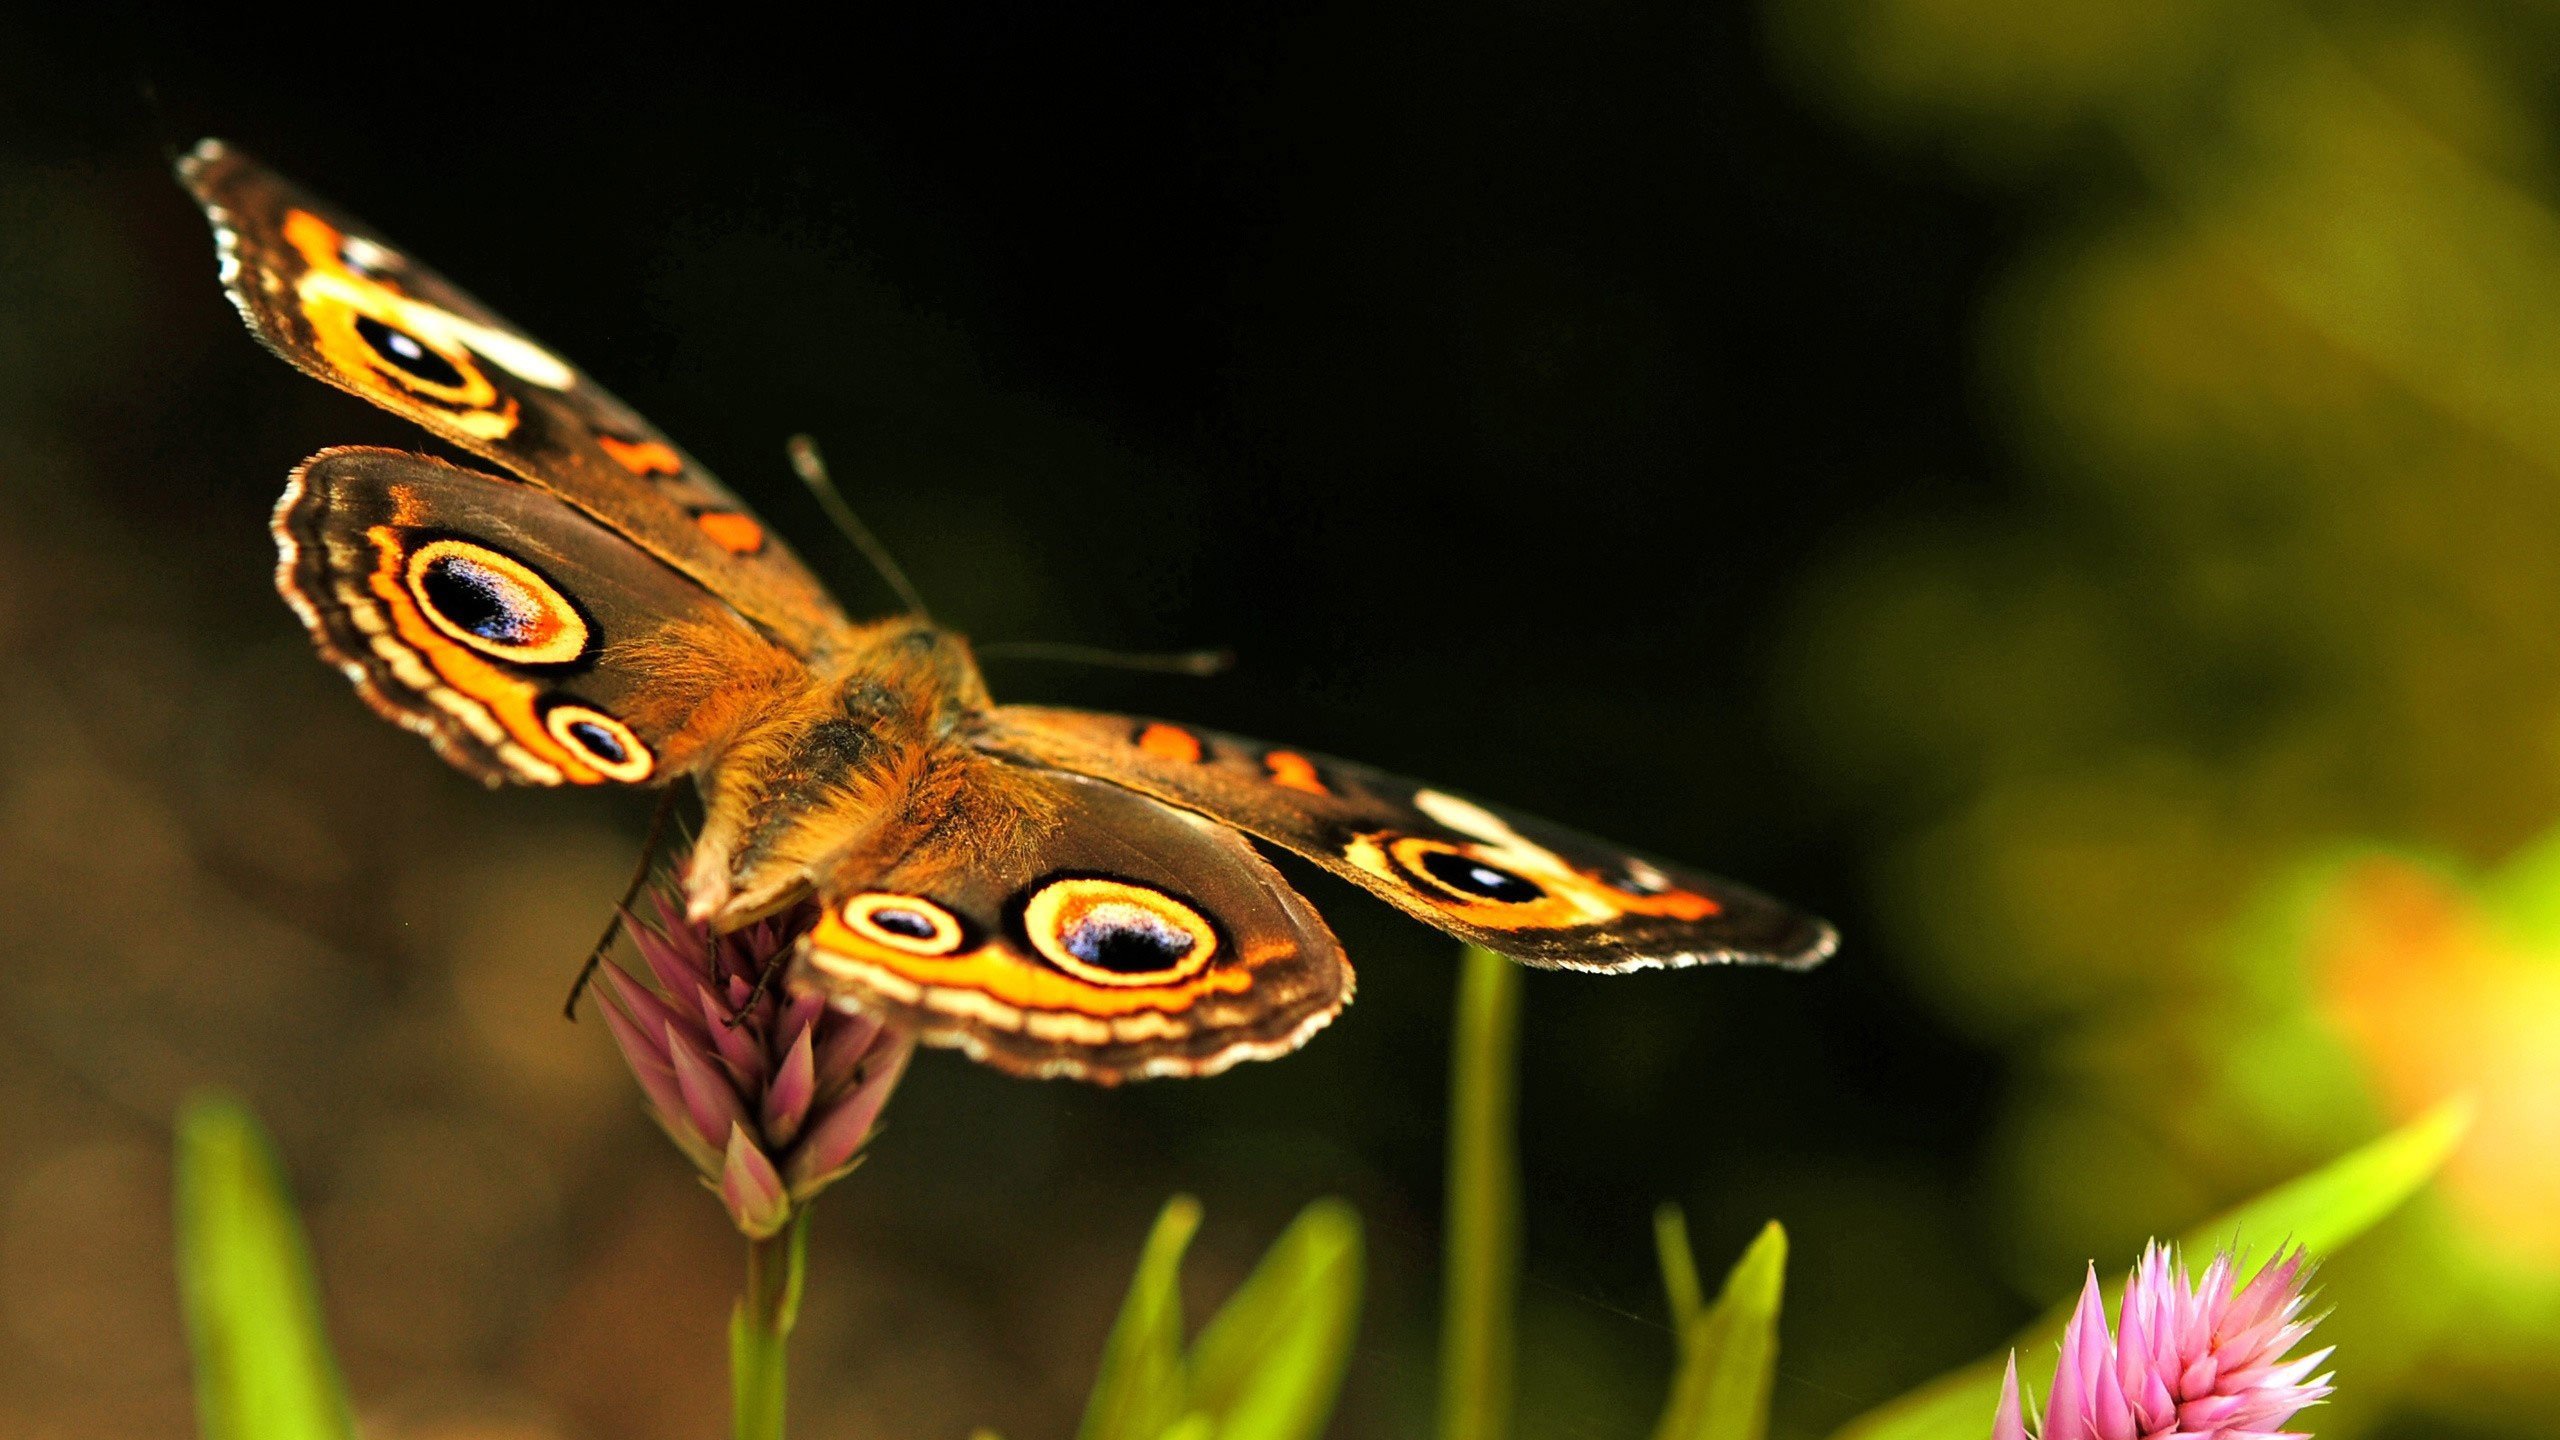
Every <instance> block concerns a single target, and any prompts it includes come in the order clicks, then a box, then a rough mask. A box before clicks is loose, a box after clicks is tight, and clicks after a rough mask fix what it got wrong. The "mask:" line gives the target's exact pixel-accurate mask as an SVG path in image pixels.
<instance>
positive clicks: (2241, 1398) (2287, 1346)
mask: <svg viewBox="0 0 2560 1440" xmlns="http://www.w3.org/2000/svg"><path fill="white" fill-rule="evenodd" d="M2238 1271H2239V1265H2238V1262H2237V1261H2236V1260H2235V1259H2233V1257H2232V1256H2231V1255H2230V1254H2228V1253H2227V1252H2226V1253H2222V1254H2217V1255H2216V1256H2215V1257H2214V1259H2213V1261H2212V1262H2211V1263H2210V1264H2208V1265H2207V1266H2206V1267H2205V1271H2204V1274H2203V1276H2202V1278H2201V1279H2200V1280H2199V1281H2198V1282H2197V1283H2196V1284H2194V1285H2193V1286H2190V1285H2189V1283H2188V1280H2187V1269H2186V1265H2185V1263H2184V1262H2183V1261H2181V1260H2180V1259H2179V1258H2178V1257H2177V1255H2176V1253H2175V1252H2173V1251H2171V1250H2169V1249H2166V1248H2164V1247H2162V1246H2160V1245H2158V1244H2156V1243H2155V1244H2153V1245H2151V1246H2149V1247H2147V1248H2146V1249H2145V1250H2144V1251H2143V1255H2142V1259H2141V1260H2140V1262H2138V1263H2137V1264H2136V1265H2135V1266H2134V1270H2133V1274H2132V1275H2131V1277H2130V1278H2129V1279H2128V1280H2127V1282H2126V1285H2125V1294H2124V1302H2123V1304H2122V1305H2121V1306H2120V1307H2118V1310H2117V1312H2116V1313H2117V1325H2116V1329H2115V1331H2114V1333H2112V1334H2110V1333H2109V1332H2108V1329H2107V1314H2106V1306H2105V1301H2104V1300H2103V1298H2102V1297H2101V1296H2100V1293H2099V1290H2098V1276H2097V1269H2096V1267H2095V1266H2092V1267H2090V1271H2089V1278H2088V1280H2087V1282H2086V1283H2085V1284H2084V1285H2083V1286H2082V1287H2081V1291H2080V1301H2079V1303H2078V1304H2077V1305H2076V1306H2075V1307H2073V1310H2072V1314H2071V1320H2070V1323H2069V1324H2068V1325H2066V1326H2064V1327H2063V1332H2062V1345H2061V1352H2062V1353H2061V1355H2060V1357H2059V1361H2058V1363H2057V1365H2056V1366H2055V1369H2054V1376H2053V1387H2052V1389H2051V1390H2050V1391H2049V1392H2048V1393H2047V1396H2046V1400H2045V1405H2044V1420H2043V1423H2042V1425H2041V1426H2040V1427H2038V1428H2036V1429H2035V1430H2033V1431H2030V1430H2029V1429H2028V1426H2027V1421H2026V1416H2025V1413H2024V1405H2023V1402H2022V1398H2021V1396H2020V1395H2019V1392H2018V1370H2017V1357H2016V1356H2015V1355H2012V1356H2011V1357H2010V1361H2009V1374H2008V1378H2007V1380H2006V1381H2005V1382H2004V1383H2003V1385H2002V1387H2001V1392H2000V1404H1999V1408H1998V1409H1997V1410H1996V1411H1995V1412H1994V1413H1993V1415H1992V1420H1991V1434H1992V1440H2279V1437H2282V1436H2283V1435H2284V1434H2285V1432H2284V1431H2283V1426H2284V1425H2285V1423H2286V1422H2287V1421H2289V1420H2291V1419H2292V1418H2293V1417H2294V1415H2296V1414H2297V1413H2299V1412H2300V1411H2301V1410H2302V1409H2304V1408H2305V1407H2306V1406H2309V1405H2312V1404H2315V1403H2317V1402H2319V1401H2320V1400H2322V1399H2324V1398H2326V1397H2327V1396H2328V1395H2329V1393H2330V1385H2329V1376H2328V1375H2326V1374H2323V1375H2321V1376H2319V1377H2318V1378H2316V1379H2314V1378H2306V1377H2309V1376H2310V1375H2311V1372H2312V1371H2314V1370H2317V1369H2319V1368H2320V1366H2321V1365H2322V1364H2323V1363H2324V1362H2325V1361H2326V1360H2327V1359H2328V1357H2329V1352H2328V1351H2327V1350H2321V1351H2318V1352H2316V1353H2314V1354H2311V1355H2307V1356H2299V1357H2293V1358H2290V1359H2289V1358H2287V1356H2288V1352H2290V1351H2291V1350H2292V1349H2293V1347H2294V1346H2296V1345H2298V1344H2300V1343H2301V1342H2302V1339H2303V1337H2304V1336H2306V1335H2308V1334H2309V1333H2310V1331H2311V1326H2312V1324H2313V1323H2314V1322H2312V1321H2306V1320H2302V1319H2300V1318H2299V1317H2300V1315H2301V1313H2302V1307H2303V1305H2304V1303H2305V1299H2304V1296H2303V1293H2302V1286H2303V1284H2304V1282H2305V1281H2306V1280H2308V1279H2309V1265H2308V1262H2307V1260H2306V1258H2305V1257H2304V1255H2303V1254H2302V1252H2301V1251H2299V1250H2296V1251H2294V1252H2293V1253H2291V1254H2289V1255H2279V1256H2277V1257H2276V1258H2275V1259H2274V1260H2272V1261H2270V1262H2269V1263H2268V1264H2267V1265H2266V1266H2265V1267H2263V1268H2262V1269H2260V1270H2259V1271H2258V1273H2257V1274H2256V1275H2254V1276H2252V1277H2250V1278H2249V1280H2248V1281H2247V1282H2246V1283H2244V1284H2236V1285H2235V1280H2236V1277H2237V1274H2238Z"/></svg>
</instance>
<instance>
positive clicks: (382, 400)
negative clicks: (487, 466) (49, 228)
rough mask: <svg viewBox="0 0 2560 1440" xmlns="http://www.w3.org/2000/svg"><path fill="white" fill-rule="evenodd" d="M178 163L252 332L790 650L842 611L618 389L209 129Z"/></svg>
mask: <svg viewBox="0 0 2560 1440" xmlns="http://www.w3.org/2000/svg"><path fill="white" fill-rule="evenodd" d="M179 173H180V176H181V177H182V178H183V179H184V180H185V181H186V183H187V186H188V188H189V189H191V190H193V191H194V192H195V195H196V198H197V200H198V201H199V202H201V203H202V204H203V206H204V208H205V213H206V215H207V216H208V217H209V218H210V219H211V221H212V222H213V226H214V232H215V236H216V238H217V240H218V241H219V243H220V246H221V250H222V274H223V284H224V287H225V288H226V289H227V290H228V291H229V292H230V295H231V299H232V301H233V303H234V304H236V305H237V306H238V307H239V309H240V313H241V315H242V316H243V317H245V318H246V319H247V320H248V322H249V328H250V329H251V330H253V331H254V332H256V334H257V336H258V338H259V339H261V340H263V341H265V342H266V343H267V345H268V346H269V347H270V348H272V349H274V350H275V351H276V353H278V354H280V355H282V356H283V357H284V358H285V359H287V360H289V361H291V362H292V363H293V364H295V365H297V366H299V367H301V368H302V369H303V370H305V371H308V372H309V373H311V374H313V375H316V376H318V377H319V378H321V379H323V380H326V381H328V382H329V383H331V384H333V385H336V386H338V387H339V388H341V389H344V390H347V391H350V392H352V393H353V394H356V395H359V396H362V397H363V398H365V399H367V400H370V401H372V402H373V403H374V404H376V405H379V406H381V407H382V408H384V409H386V410H389V411H391V412H393V413H394V414H397V415H401V416H405V417H407V418H408V419H410V420H414V421H416V422H417V423H418V424H420V425H422V426H424V427H426V428H427V429H428V430H429V431H431V432H433V433H434V434H435V435H436V436H437V437H438V438H439V439H443V440H446V441H449V442H451V443H453V444H455V445H458V446H460V447H462V448H463V449H465V450H468V451H470V452H472V453H473V454H476V455H479V456H481V457H482V458H484V459H487V460H491V461H494V462H496V463H497V464H499V465H502V466H504V467H506V468H507V469H508V470H511V471H513V472H514V473H515V474H516V475H518V476H519V477H521V478H523V479H525V480H527V481H530V482H532V483H533V484H536V485H539V486H541V487H543V488H545V489H547V490H551V491H553V492H554V493H556V494H558V495H559V496H560V497H561V498H562V499H564V500H566V501H568V502H569V503H570V504H571V505H574V506H576V507H577V508H578V509H580V510H583V511H585V512H586V513H587V514H589V515H592V516H594V517H596V518H597V519H600V520H602V521H604V522H605V523H606V524H608V525H610V526H611V527H613V528H614V529H615V530H617V531H620V532H621V533H622V534H623V535H625V536H627V537H629V538H630V539H631V541H632V542H634V543H635V544H637V545H638V546H639V547H640V548H642V549H643V550H646V551H648V552H649V553H650V554H653V555H655V556H657V557H658V558H659V559H660V560H661V561H663V562H665V563H666V564H668V565H670V566H672V567H674V568H675V569H676V570H678V571H680V572H682V573H684V574H686V575H689V576H691V577H692V578H693V579H695V580H697V581H699V582H701V583H702V584H704V585H707V586H710V587H712V588H714V589H716V590H718V591H719V592H720V593H721V594H722V595H723V596H725V597H727V598H728V599H729V601H730V602H731V603H732V604H733V605H734V606H736V608H737V609H738V610H739V611H740V612H741V613H743V614H745V615H747V616H748V617H749V618H751V619H753V620H754V621H755V622H756V623H757V624H758V625H760V626H762V627H763V628H764V629H765V630H766V631H767V632H768V633H770V634H772V635H774V636H776V637H777V638H778V639H780V640H781V641H782V642H783V643H784V644H786V645H788V646H790V647H792V648H793V649H795V650H797V651H799V652H800V653H803V654H808V653H811V652H812V651H814V650H817V649H819V648H822V647H823V646H824V645H825V644H826V643H827V641H828V639H829V638H830V637H831V636H832V635H833V634H834V633H835V632H836V631H837V630H839V629H841V627H842V626H843V625H844V624H845V621H844V617H843V614H842V612H841V611H840V610H838V609H837V607H836V604H835V602H834V601H833V600H832V599H830V598H829V597H828V595H827V593H826V591H825V589H824V588H823V587H821V586H820V585H819V584H818V582H817V580H816V578H815V577H813V576H812V575H810V574H809V572H808V571H807V569H806V568H804V567H803V566H802V565H801V563H800V561H799V560H798V559H797V558H796V557H794V556H793V555H792V553H791V550H790V547H788V546H786V545H784V544H783V543H782V541H781V540H780V539H779V538H778V537H776V536H773V535H771V534H769V533H767V532H766V530H765V527H764V526H763V524H762V523H761V522H760V521H758V520H757V519H756V518H755V517H754V516H753V515H751V514H749V513H748V511H747V509H746V507H745V506H744V505H743V504H741V503H739V501H738V498H737V497H736V496H734V495H732V494H730V493H729V492H728V490H726V489H725V488H723V487H722V486H721V484H720V482H719V481H717V480H715V479H713V478H712V477H711V475H710V472H708V471H706V470H704V469H703V468H702V467H701V466H700V465H698V464H696V463H695V462H694V461H693V460H692V458H691V457H689V456H687V455H685V454H684V453H683V452H682V451H680V450H678V449H677V448H676V447H675V446H674V445H673V444H672V443H670V442H669V441H668V440H667V438H666V437H665V436H664V435H661V434H660V433H658V431H657V430H656V429H654V428H652V427H651V426H650V425H649V423H648V422H647V421H645V420H642V419H641V418H640V417H639V416H638V415H636V414H634V413H632V411H631V410H630V408H629V407H627V406H625V405H624V404H623V403H622V402H621V401H619V400H616V399H614V398H613V396H611V395H609V394H607V393H605V391H604V390H602V389H601V388H599V387H598V386H597V385H596V383H595V382H594V381H592V380H590V379H588V378H587V377H586V376H585V375H583V374H581V373H579V371H578V370H577V369H576V368H575V367H573V366H571V365H569V364H568V363H567V362H566V361H564V360H562V359H560V358H559V357H558V356H556V355H554V354H552V353H551V352H550V351H549V350H546V349H544V348H543V347H542V346H541V345H539V344H537V343H535V342H534V341H533V340H532V339H531V338H529V337H527V336H526V335H525V334H524V333H523V332H521V331H519V330H517V329H516V328H515V327H514V326H512V325H510V324H508V323H507V322H506V321H505V320H504V319H502V318H500V317H499V316H498V315H497V314H496V313H494V312H493V311H491V310H490V309H489V308H488V307H486V306H484V305H482V304H481V303H480V302H479V301H477V300H474V299H472V298H471V297H470V296H469V295H468V294H465V293H464V292H463V291H462V290H461V289H460V288H458V287H456V286H455V285H453V284H452V283H450V282H448V281H447V280H445V279H444V278H443V277H442V276H439V275H437V274H436V273H435V272H434V271H432V270H429V269H428V268H426V267H425V266H423V265H420V264H418V263H417V262H416V261H414V260H411V259H409V258H408V257H407V256H406V255H404V254H402V253H401V252H400V251H399V250H398V249H397V248H395V247H394V246H392V245H391V244H390V243H389V242H387V241H385V240H383V239H382V238H381V237H380V236H378V235H375V234H373V233H372V232H370V231H369V230H367V229H366V228H365V227H364V226H363V225H361V224H360V223H358V222H357V221H355V220H353V219H351V218H349V217H347V216H345V215H343V214H341V213H339V212H337V211H335V210H333V209H331V208H330V207H328V206H327V205H325V204H323V203H321V202H320V201H318V200H316V199H314V198H312V197H311V196H309V195H307V194H305V193H303V192H302V191H301V190H299V189H298V188H296V187H295V186H294V185H293V184H292V183H291V182H289V181H286V180H284V179H283V178H282V177H280V176H278V175H276V174H274V173H273V172H272V171H269V170H267V169H266V168H265V167H263V166H261V165H259V164H258V163H257V162H256V161H254V160H251V159H250V158H249V157H248V156H246V155H244V154H242V153H241V152H239V151H238V150H235V149H232V148H230V147H228V146H225V145H223V144H222V143H220V142H219V141H211V140H208V141H206V142H205V143H204V144H202V145H200V146H198V147H197V148H196V150H195V152H194V153H193V154H191V155H189V156H188V157H187V158H186V159H185V160H184V161H182V162H181V163H180V165H179Z"/></svg>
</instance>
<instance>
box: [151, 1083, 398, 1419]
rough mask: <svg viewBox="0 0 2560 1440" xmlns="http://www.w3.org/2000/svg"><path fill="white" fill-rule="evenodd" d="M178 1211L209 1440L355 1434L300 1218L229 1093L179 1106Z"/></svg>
mask: <svg viewBox="0 0 2560 1440" xmlns="http://www.w3.org/2000/svg"><path fill="white" fill-rule="evenodd" d="M177 1210H178V1214H177V1221H178V1225H177V1231H178V1283H179V1289H180V1291H181V1294H182V1297H183V1299H184V1303H185V1307H186V1315H187V1338H188V1341H189V1343H190V1344H191V1346H192V1347H193V1349H194V1351H195V1367H196V1413H197V1417H198V1422H197V1423H198V1426H199V1428H200V1429H201V1431H202V1432H203V1435H204V1437H205V1440H353V1437H354V1435H355V1421H354V1417H353V1415H352V1413H351V1412H350V1410H349V1408H348V1405H347V1394H346V1386H345V1383H344V1382H343V1381H342V1380H341V1379H340V1378H339V1375H338V1363H337V1360H336V1359H335V1358H334V1357H333V1356H332V1355H331V1353H330V1350H329V1337H328V1332H327V1330H326V1328H325V1327H324V1325H323V1324H322V1320H321V1314H320V1295H319V1288H318V1286H317V1285H316V1284H315V1283H314V1282H313V1280H312V1278H311V1252H310V1248H309V1246H308V1245H307V1244H306V1242H305V1241H304V1239H303V1235H302V1224H301V1222H300V1221H299V1220H297V1219H296V1218H295V1216H294V1212H293V1201H292V1198H291V1196H290V1195H288V1194H287V1192H286V1190H285V1184H284V1178H283V1173H282V1171H281V1169H280V1168H279V1167H278V1166H277V1164H276V1160H275V1153H274V1151H273V1149H272V1148H270V1147H269V1145H268V1143H267V1139H266V1135H265V1133H264V1132H263V1131H261V1130H260V1129H259V1128H258V1122H257V1120H256V1118H255V1117H253V1116H252V1115H250V1113H249V1112H248V1110H247V1109H246V1108H245V1107H243V1106H242V1105H240V1104H239V1103H238V1102H237V1101H233V1100H229V1099H223V1098H219V1097H198V1098H196V1099H193V1100H190V1101H189V1102H187V1105H186V1108H185V1109H184V1111H183V1112H181V1113H180V1115H179V1117H178V1202H177Z"/></svg>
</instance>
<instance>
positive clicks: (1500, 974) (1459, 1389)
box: [1440, 945, 1521, 1440]
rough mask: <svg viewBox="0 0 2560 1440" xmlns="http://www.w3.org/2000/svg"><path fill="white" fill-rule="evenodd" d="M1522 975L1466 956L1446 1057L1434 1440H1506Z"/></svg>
mask: <svg viewBox="0 0 2560 1440" xmlns="http://www.w3.org/2000/svg"><path fill="white" fill-rule="evenodd" d="M1520 981H1521V976H1520V969H1519V967H1518V966H1517V965H1515V964H1513V963H1512V962H1511V961H1509V960H1506V959H1504V958H1503V957H1502V956H1499V955H1496V954H1494V953H1493V952H1492V951H1490V950H1486V949H1483V948H1482V947H1479V946H1474V945H1470V946H1468V947H1467V949H1466V958H1465V959H1464V960H1463V961H1462V962H1460V969H1459V972H1458V1003H1457V1007H1456V1013H1455V1014H1454V1015H1453V1016H1452V1026H1451V1035H1452V1037H1453V1043H1452V1044H1451V1046H1450V1049H1449V1057H1450V1058H1449V1133H1448V1150H1449V1174H1448V1181H1447V1185H1446V1188H1445V1191H1444V1193H1443V1196H1442V1199H1441V1206H1442V1210H1441V1214H1442V1216H1443V1220H1442V1223H1443V1224H1444V1225H1445V1226H1446V1227H1447V1233H1446V1238H1445V1239H1444V1241H1443V1242H1442V1246H1441V1262H1440V1266H1441V1268H1440V1440H1503V1437H1504V1436H1505V1435H1507V1434H1509V1433H1510V1428H1511V1412H1512V1404H1513V1396H1512V1363H1513V1357H1512V1347H1513V1346H1514V1345H1515V1344H1516V1343H1517V1341H1516V1340H1515V1338H1514V1336H1513V1310H1514V1307H1515V1305H1516V1300H1515V1298H1514V1297H1515V1295H1516V1293H1517V1291H1518V1288H1519V1271H1520V1156H1519V1148H1518V1146H1519V1142H1518V1139H1517V1135H1516V1130H1517V1126H1518V1123H1519V1121H1518V1117H1517V1113H1516V1111H1517V1090H1518V1086H1519V1066H1520V1058H1519V1052H1520Z"/></svg>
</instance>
